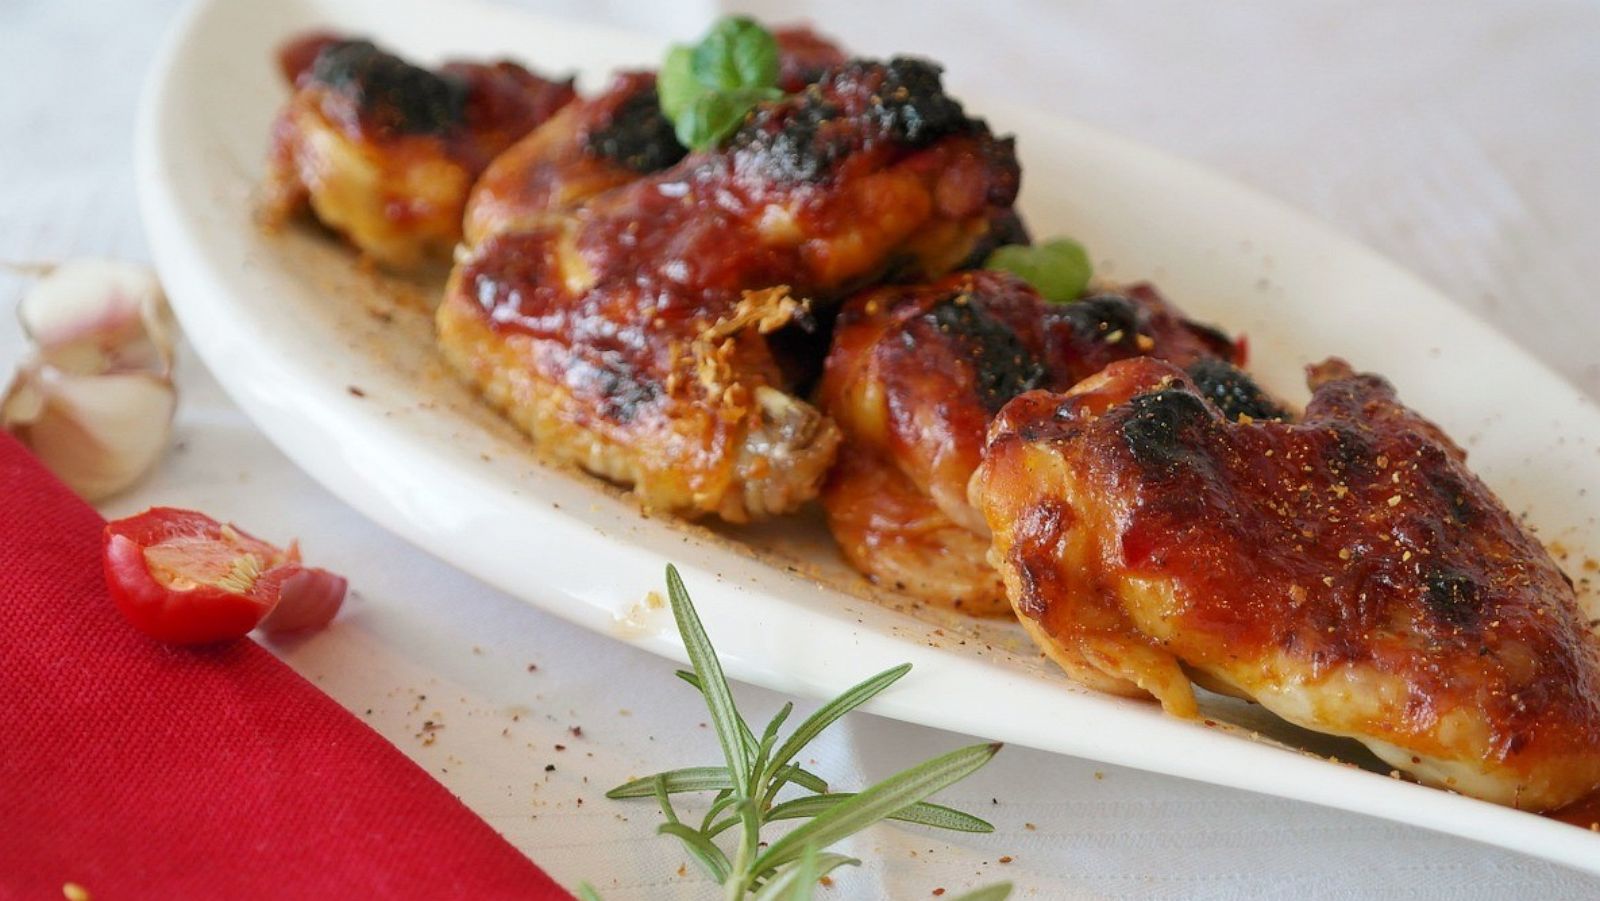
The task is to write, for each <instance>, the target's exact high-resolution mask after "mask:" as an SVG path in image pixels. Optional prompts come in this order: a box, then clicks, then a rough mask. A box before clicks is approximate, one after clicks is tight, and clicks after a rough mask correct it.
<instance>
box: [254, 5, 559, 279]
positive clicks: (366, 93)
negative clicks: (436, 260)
mask: <svg viewBox="0 0 1600 901" xmlns="http://www.w3.org/2000/svg"><path fill="white" fill-rule="evenodd" d="M280 62H281V64H282V68H283V71H284V75H285V77H286V78H288V79H289V81H290V82H291V83H292V84H293V85H294V93H293V95H292V96H291V97H290V98H289V103H288V105H287V106H286V107H285V108H284V110H283V112H282V113H281V114H280V115H279V117H278V121H277V124H276V125H275V126H274V128H273V144H272V152H271V155H270V158H269V160H268V172H267V183H266V198H265V204H264V210H263V212H264V216H265V218H266V220H267V222H268V223H269V224H275V223H281V222H283V221H285V220H286V219H288V218H289V217H290V216H292V215H295V214H296V213H299V212H300V211H301V210H303V209H305V208H307V207H309V208H310V209H311V211H312V212H313V213H315V215H316V217H317V219H318V220H320V221H321V222H322V223H323V224H324V225H326V226H328V227H329V228H331V229H333V230H334V231H337V232H339V233H340V234H342V235H343V236H344V237H345V238H347V239H349V241H350V242H351V243H352V244H354V245H355V246H356V247H357V248H358V249H359V250H361V252H362V253H364V254H365V255H366V256H367V257H369V258H371V259H372V260H375V261H376V262H379V263H382V264H384V265H387V266H391V267H394V268H407V267H411V266H415V265H417V264H418V263H420V262H422V261H423V260H424V259H426V258H428V257H430V256H439V255H442V254H445V253H447V252H448V251H449V250H450V249H451V248H452V247H454V246H455V244H456V242H457V241H459V240H460V238H461V215H462V210H463V208H464V206H465V204H466V200H467V191H468V190H469V189H470V188H471V187H472V183H473V181H474V180H475V179H476V178H477V177H478V174H479V173H480V172H482V171H483V170H484V168H485V167H486V166H488V165H489V161H490V160H491V159H493V158H494V157H495V156H496V155H498V154H499V153H500V152H501V151H502V150H504V149H506V148H507V147H509V146H511V144H512V143H513V142H515V141H516V140H517V139H519V138H521V137H522V136H523V135H525V134H527V133H528V132H530V131H532V130H533V129H534V127H535V126H537V125H539V124H540V123H542V122H544V121H545V120H546V119H548V118H550V116H551V115H552V114H553V113H555V112H556V110H558V109H560V108H561V107H562V106H564V105H566V104H567V102H568V101H570V100H572V99H573V97H574V94H573V90H572V82H571V81H570V80H566V81H549V80H546V79H544V78H541V77H539V76H537V75H535V74H533V73H532V72H529V71H528V70H527V69H524V68H523V67H521V66H519V65H516V64H515V63H509V62H497V63H489V64H483V63H464V62H454V63H447V64H446V65H444V66H443V67H441V68H440V69H439V70H438V71H437V72H435V71H431V70H428V69H423V68H420V67H418V66H414V65H412V64H410V63H408V62H406V61H405V60H402V59H400V58H399V57H397V56H394V55H393V54H390V53H387V52H385V51H383V50H380V49H379V48H377V47H375V46H373V45H372V44H371V43H370V42H367V41H357V40H342V39H339V38H334V37H330V36H327V35H311V36H308V37H304V38H301V39H300V40H298V41H295V42H292V43H290V44H289V45H288V46H286V47H285V48H284V50H283V52H282V54H281V57H280Z"/></svg>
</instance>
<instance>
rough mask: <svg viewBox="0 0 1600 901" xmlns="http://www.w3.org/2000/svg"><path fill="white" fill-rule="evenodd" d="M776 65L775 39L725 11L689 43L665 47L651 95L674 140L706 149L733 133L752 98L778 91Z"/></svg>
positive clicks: (774, 96)
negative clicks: (706, 30)
mask: <svg viewBox="0 0 1600 901" xmlns="http://www.w3.org/2000/svg"><path fill="white" fill-rule="evenodd" d="M778 68H779V60H778V42H777V39H776V38H774V37H773V36H772V34H771V33H770V32H768V31H767V30H766V29H765V28H762V27H761V26H760V25H757V24H756V23H755V22H754V21H752V20H750V19H747V18H743V17H727V18H723V19H721V20H719V21H718V22H717V23H716V24H715V25H714V26H712V28H711V30H710V31H709V32H707V33H706V36H705V37H704V38H702V39H701V40H700V42H699V43H697V44H695V45H694V46H692V47H684V46H675V47H673V48H672V49H671V50H670V51H668V53H667V58H666V59H665V60H664V61H663V62H662V64H661V72H660V74H659V75H657V76H656V95H657V97H659V99H660V103H661V111H662V112H664V113H666V115H667V118H668V119H670V120H672V127H673V132H674V133H675V134H676V135H677V137H678V142H679V143H681V144H683V145H684V146H685V147H688V148H689V149H691V150H707V149H710V148H712V147H715V146H716V145H717V144H718V143H720V142H721V141H722V140H723V139H724V138H726V137H728V136H729V135H731V134H733V132H734V131H735V130H737V129H738V127H739V125H740V123H742V122H743V121H744V118H745V116H746V115H747V114H749V112H750V110H751V108H752V107H754V106H755V105H756V104H757V103H760V102H762V101H764V100H776V99H778V98H779V97H782V96H783V92H782V91H780V90H778Z"/></svg>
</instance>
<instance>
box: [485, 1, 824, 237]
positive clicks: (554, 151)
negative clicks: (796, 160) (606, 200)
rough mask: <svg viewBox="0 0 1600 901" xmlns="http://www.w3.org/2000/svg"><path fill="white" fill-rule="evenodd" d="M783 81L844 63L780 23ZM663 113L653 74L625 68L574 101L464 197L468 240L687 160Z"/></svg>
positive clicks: (797, 85)
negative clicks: (595, 90)
mask: <svg viewBox="0 0 1600 901" xmlns="http://www.w3.org/2000/svg"><path fill="white" fill-rule="evenodd" d="M773 38H774V39H775V40H776V41H777V43H778V63H779V77H778V87H779V88H780V89H782V90H784V91H787V92H790V93H794V92H797V91H800V90H803V89H804V88H805V86H806V85H808V84H810V83H811V82H813V81H816V80H817V79H818V78H820V77H822V75H823V74H824V73H825V72H826V71H827V70H828V69H830V68H832V67H834V66H837V65H840V64H842V63H843V62H844V61H845V56H844V53H843V52H842V51H840V50H839V48H838V47H836V46H834V44H833V43H832V42H830V41H828V40H827V39H826V38H823V37H820V36H819V35H817V34H815V33H814V32H812V31H810V30H809V29H805V28H780V29H778V30H776V31H774V32H773ZM686 153H688V151H687V150H685V149H684V147H683V145H682V144H679V143H678V139H677V136H676V135H675V134H674V133H673V129H672V122H671V120H669V119H668V118H667V116H666V114H665V113H663V112H662V111H661V104H660V100H659V98H658V97H657V96H656V77H655V74H654V73H652V72H623V73H621V74H619V75H617V76H616V77H615V78H613V79H612V81H611V84H610V85H609V86H607V87H606V89H605V90H604V91H602V92H601V93H599V94H598V95H596V96H594V97H591V98H587V99H584V100H579V101H578V102H576V103H572V104H569V105H568V106H566V107H565V108H564V109H562V111H561V112H560V113H558V114H556V116H555V117H553V118H552V119H551V120H550V121H549V122H547V123H545V124H544V125H543V126H542V127H540V128H539V129H537V130H536V131H534V132H533V133H532V134H529V135H528V136H527V137H525V138H523V139H522V140H521V141H518V142H517V143H516V144H515V145H514V146H512V147H511V149H509V150H507V151H506V152H505V153H503V154H501V155H500V156H499V157H498V158H497V159H495V161H494V162H493V163H492V164H490V166H489V168H488V170H487V171H485V172H484V174H483V177H482V178H481V179H479V181H478V184H477V186H476V187H474V188H473V190H472V196H471V198H470V199H469V201H468V203H467V212H466V223H465V232H466V241H467V243H468V244H469V245H470V244H477V243H478V242H480V241H482V240H483V239H484V238H487V237H488V236H490V235H492V234H495V233H497V232H509V231H524V230H527V229H530V228H535V227H537V226H538V225H539V223H541V222H543V221H546V220H547V219H549V218H551V217H553V216H556V215H560V214H562V213H564V212H567V211H570V210H571V209H572V208H573V207H576V206H578V205H579V204H581V203H583V202H584V201H586V200H588V199H590V198H591V197H595V196H597V195H599V194H601V193H603V192H605V191H608V190H610V189H612V188H615V187H620V186H621V185H625V184H627V183H628V182H630V181H633V180H635V179H637V178H641V177H643V176H645V175H648V174H650V173H652V172H659V171H661V170H662V169H665V168H667V167H668V166H671V165H672V164H674V163H676V162H678V161H679V160H681V159H683V157H684V155H685V154H686Z"/></svg>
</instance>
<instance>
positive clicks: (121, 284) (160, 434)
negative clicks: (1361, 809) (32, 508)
mask: <svg viewBox="0 0 1600 901" xmlns="http://www.w3.org/2000/svg"><path fill="white" fill-rule="evenodd" d="M17 312H18V315H19V318H20V319H21V321H22V326H23V329H24V331H26V333H27V335H28V337H29V338H31V339H32V340H33V341H34V345H35V346H34V353H33V355H32V356H31V357H30V358H29V359H28V360H26V361H24V362H23V364H22V365H21V367H20V368H19V369H18V371H17V373H16V375H15V376H14V377H13V379H12V382H11V385H10V386H9V387H8V388H7V389H6V392H5V394H4V396H3V397H0V427H3V428H5V429H6V430H7V431H9V432H11V433H12V434H14V435H16V436H17V438H18V439H19V440H20V441H22V443H23V444H25V445H26V446H27V447H28V448H29V449H30V450H31V451H32V452H33V453H34V455H35V456H37V457H38V458H39V460H40V461H41V462H43V463H44V464H45V466H46V467H47V468H49V469H50V471H51V472H53V473H55V474H56V476H57V477H59V478H60V479H61V480H62V481H63V482H65V483H66V484H67V485H68V487H70V488H72V489H73V491H75V492H77V493H78V494H79V495H80V496H82V497H83V498H85V499H87V500H89V501H96V500H100V499H102V498H105V497H109V496H110V495H112V494H115V493H117V492H119V491H121V490H123V489H124V488H127V487H128V486H130V485H132V484H133V483H134V482H135V481H137V480H138V479H139V477H140V476H142V475H144V473H145V472H147V471H148V470H149V469H150V468H151V467H153V466H154V465H155V463H156V461H158V460H159V459H160V458H161V454H162V451H164V450H165V449H166V445H167V439H168V437H169V435H170V434H171V431H172V417H173V413H174V412H175V410H176V408H177V392H176V390H175V389H174V387H173V384H172V378H171V373H172V361H173V344H174V338H175V332H176V328H175V326H174V325H173V323H172V319H171V314H170V313H169V312H168V311H167V306H166V299H165V296H164V295H163V294H162V291H161V285H160V283H159V282H158V281H157V280H156V277H155V274H154V273H152V272H151V271H150V270H148V269H146V268H144V267H141V266H135V265H131V264H127V263H118V262H114V261H108V260H77V261H73V262H69V263H64V264H62V265H60V266H57V267H55V268H54V269H53V270H51V271H50V272H48V273H47V274H46V275H45V276H44V277H43V278H41V279H40V280H39V281H38V282H37V283H35V284H34V285H33V287H32V288H31V289H30V290H29V291H28V293H27V294H26V295H25V296H24V297H23V299H22V302H21V303H20V304H19V305H18V310H17Z"/></svg>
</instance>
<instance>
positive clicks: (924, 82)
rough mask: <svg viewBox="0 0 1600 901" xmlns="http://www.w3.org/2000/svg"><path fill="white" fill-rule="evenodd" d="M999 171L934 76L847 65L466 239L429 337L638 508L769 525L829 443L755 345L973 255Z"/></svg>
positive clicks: (1005, 200) (1005, 148)
mask: <svg viewBox="0 0 1600 901" xmlns="http://www.w3.org/2000/svg"><path fill="white" fill-rule="evenodd" d="M1018 180H1019V173H1018V168H1017V162H1016V158H1015V155H1014V152H1013V149H1012V145H1011V142H1010V141H1009V140H1002V139H997V138H995V137H994V136H993V135H991V134H990V132H989V130H988V128H987V127H986V126H985V125H984V124H983V123H982V122H981V121H979V120H975V119H972V118H970V117H968V116H967V115H966V114H965V112H964V111H963V110H962V108H961V105H960V104H959V103H958V102H957V101H955V100H954V99H952V98H951V97H950V96H949V95H947V94H946V93H945V92H944V90H943V88H942V86H941V84H940V79H939V70H938V68H937V67H936V66H934V65H932V64H930V63H927V62H924V61H921V60H914V59H895V60H893V61H890V62H887V63H880V62H868V61H856V62H851V63H847V64H845V65H843V66H840V67H838V68H835V69H834V70H832V71H831V72H830V73H829V74H828V75H827V76H825V77H824V78H823V79H822V80H821V81H820V82H818V83H817V84H814V85H811V86H810V87H808V88H807V89H806V90H805V91H803V92H801V93H799V94H796V95H792V96H790V97H787V98H785V99H783V100H779V101H775V102H773V103H768V104H763V105H761V106H759V107H757V108H756V109H755V110H754V111H753V112H752V113H751V114H750V116H749V117H748V118H747V119H746V121H745V123H744V124H743V126H742V127H741V128H740V129H739V131H738V132H736V134H735V135H734V137H733V138H731V139H730V140H729V142H728V143H727V144H726V145H725V146H724V147H722V148H721V149H719V150H716V151H713V152H708V153H701V154H694V155H691V156H689V157H687V158H685V159H684V160H683V161H682V162H680V163H678V164H677V165H675V166H673V167H671V168H669V169H666V170H664V171H662V172H657V173H654V174H651V175H648V176H644V177H642V178H639V179H636V180H633V181H631V182H629V183H627V184H625V185H623V186H621V187H618V188H614V189H612V190H610V191H607V192H605V193H602V194H600V195H598V196H596V197H594V198H592V199H591V200H589V202H588V203H586V204H584V205H583V206H582V207H581V208H579V209H577V210H573V211H569V212H567V213H565V214H561V215H556V216H553V217H550V218H548V219H546V220H543V221H541V222H540V223H538V224H537V225H536V226H535V227H533V228H529V229H525V230H513V231H509V232H504V233H497V234H494V235H493V236H491V237H488V238H486V239H484V240H482V241H481V242H480V243H479V244H477V245H476V246H475V247H474V249H473V250H472V252H471V253H470V254H469V255H468V256H467V257H466V258H465V259H463V260H462V261H461V262H460V263H459V264H458V265H457V267H456V269H455V271H454V272H453V273H452V277H451V283H450V287H449V288H448V290H447V294H446V298H445V301H444V303H443V305H442V306H441V308H440V310H439V314H438V327H439V337H440V342H441V345H442V347H443V348H444V351H445V353H446V356H447V357H448V358H449V359H450V360H451V361H452V362H453V363H454V364H455V365H456V366H457V367H458V368H459V369H460V370H461V371H462V372H463V373H464V374H465V375H466V376H467V377H468V378H469V380H471V381H472V382H473V383H474V384H475V385H476V386H478V387H479V388H480V390H482V391H483V393H484V394H485V395H486V396H487V397H488V399H489V400H490V401H491V402H493V403H494V404H496V405H497V406H499V407H501V408H502V409H504V410H505V411H506V412H508V413H509V414H510V416H511V418H512V419H513V420H515V421H516V422H517V423H518V424H519V425H521V426H522V427H523V428H524V429H525V430H527V431H528V432H529V433H530V434H531V435H533V436H534V438H535V439H537V440H538V441H539V442H540V443H541V444H542V445H543V446H544V447H546V448H547V449H548V450H550V451H551V452H553V453H555V454H556V455H558V456H560V457H562V458H564V459H567V460H570V461H573V462H576V463H578V464H580V465H582V466H583V467H585V468H587V469H589V470H590V471H591V472H594V473H597V474H599V475H602V476H605V477H608V478H611V479H613V480H615V481H618V482H622V483H624V484H628V485H631V486H634V487H635V489H636V491H637V493H638V494H639V495H640V497H641V499H642V500H643V501H644V502H645V503H647V504H648V505H651V506H653V507H657V508H661V509H666V510H672V511H677V512H681V513H684V514H688V515H695V514H701V513H715V514H717V515H719V516H721V517H723V518H724V519H727V520H730V521H744V520H747V519H751V518H755V517H762V516H768V515H772V514H777V513H782V512H785V511H787V510H790V509H793V508H794V507H795V506H797V505H798V504H800V503H802V502H804V501H805V500H807V499H808V498H810V497H812V496H814V495H815V492H816V490H817V486H818V484H819V483H820V481H821V478H822V476H823V474H824V473H825V471H826V470H827V467H828V465H829V464H830V463H831V462H832V460H833V456H834V450H835V446H836V445H837V442H838V432H837V430H836V429H835V427H834V426H833V424H832V423H831V422H829V421H828V420H827V419H826V418H824V417H823V416H821V415H820V414H819V413H818V412H817V411H816V410H815V409H814V408H813V407H811V406H810V405H809V404H807V403H805V402H803V401H801V400H799V399H797V398H796V397H794V396H792V394H790V393H789V391H790V387H791V385H790V379H789V377H788V376H787V375H786V374H785V372H784V370H783V367H782V366H780V364H779V362H778V359H777V357H776V356H775V355H774V353H773V348H772V346H771V344H770V343H769V341H768V337H767V336H768V334H770V333H771V332H772V331H773V330H775V329H777V328H780V327H781V326H783V325H785V324H786V323H790V322H800V323H803V322H804V321H805V320H806V319H807V318H808V316H809V314H808V312H807V310H808V307H809V305H814V304H824V303H829V302H831V301H833V300H835V299H836V298H840V297H842V296H844V295H845V294H847V293H848V292H849V291H851V290H852V289H855V288H858V287H860V286H861V285H863V284H865V283H868V282H871V281H872V280H874V279H878V278H882V277H884V276H886V275H889V274H896V275H901V276H906V277H916V276H919V275H937V274H940V273H943V272H945V271H948V270H950V269H952V268H954V267H956V266H958V265H960V264H961V263H963V262H964V261H965V260H967V259H968V258H969V257H972V256H973V255H974V254H975V253H981V252H983V251H984V248H985V247H986V246H987V242H988V241H989V239H990V237H991V226H992V224H993V223H994V222H997V221H1002V220H1003V219H1004V218H1005V215H1006V214H1008V213H1009V211H1010V207H1011V204H1012V201H1013V200H1014V199H1015V197H1016V192H1017V186H1018Z"/></svg>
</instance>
